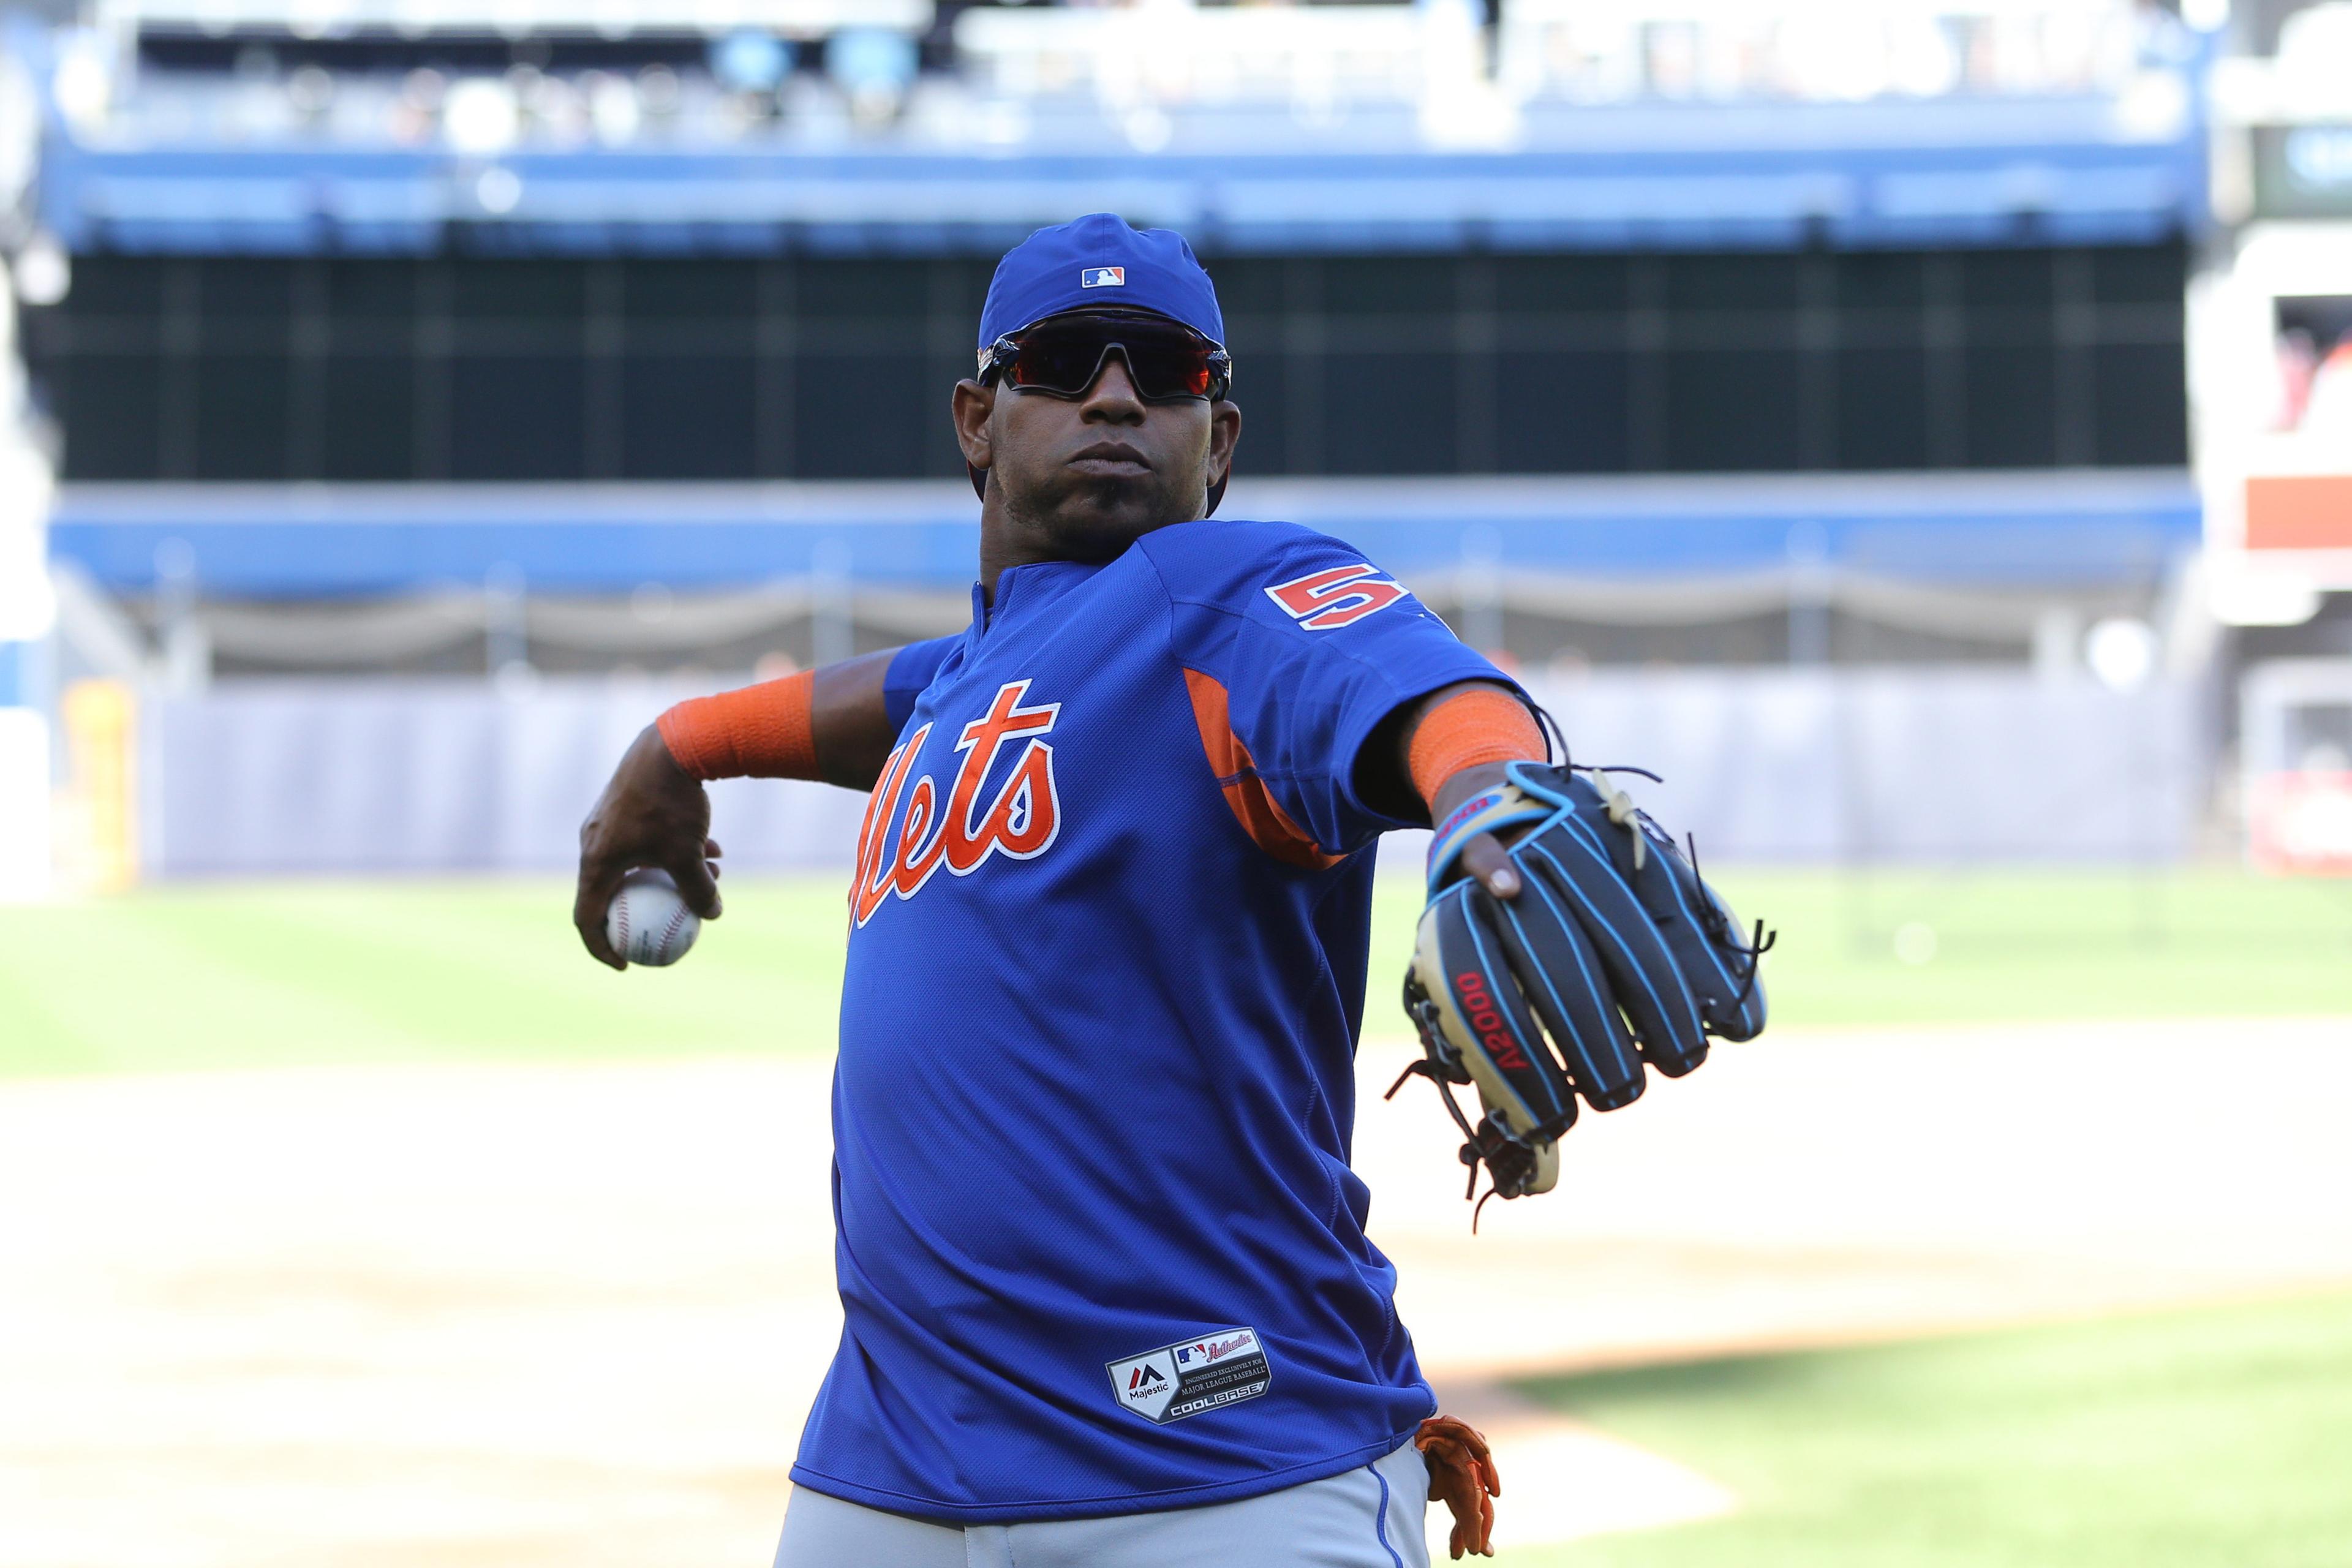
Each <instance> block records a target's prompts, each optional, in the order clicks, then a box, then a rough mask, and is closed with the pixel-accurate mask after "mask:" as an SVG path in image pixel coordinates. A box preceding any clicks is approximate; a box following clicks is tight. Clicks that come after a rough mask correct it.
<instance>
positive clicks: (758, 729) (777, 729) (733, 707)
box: [654, 669, 817, 779]
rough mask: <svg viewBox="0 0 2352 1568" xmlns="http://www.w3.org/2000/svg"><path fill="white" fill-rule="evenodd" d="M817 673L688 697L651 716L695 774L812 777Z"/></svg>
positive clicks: (673, 751)
mask: <svg viewBox="0 0 2352 1568" xmlns="http://www.w3.org/2000/svg"><path fill="white" fill-rule="evenodd" d="M815 689H816V672H815V671H814V670H812V669H804V670H803V671H801V672H800V673H799V674H798V675H787V676H785V677H784V678H783V679H781V680H763V681H761V683H760V684H759V685H757V686H746V687H744V688H743V689H740V690H739V691H722V692H720V693H719V695H718V696H716V697H695V698H689V699H688V700H686V701H684V702H681V703H679V704H678V705H677V707H675V708H672V709H671V710H669V711H668V712H667V713H665V714H663V715H662V716H661V717H660V718H659V719H656V720H655V721H654V722H655V724H656V725H657V726H658V727H659V728H660V730H661V738H662V740H663V742H664V743H666V744H667V746H668V747H669V754H670V755H671V756H673V757H676V758H677V765H678V766H679V767H682V768H684V769H685V770H686V771H687V772H688V773H692V774H693V775H694V776H695V777H696V778H698V779H736V778H755V779H813V778H814V777H816V776H817V774H816V720H815V715H814V712H813V711H812V710H811V708H810V698H811V696H812V694H813V693H814V691H815Z"/></svg>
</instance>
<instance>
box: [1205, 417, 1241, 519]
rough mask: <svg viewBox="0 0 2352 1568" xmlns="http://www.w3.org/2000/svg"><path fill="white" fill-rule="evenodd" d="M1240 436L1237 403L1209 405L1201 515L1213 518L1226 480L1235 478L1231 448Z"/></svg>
mask: <svg viewBox="0 0 2352 1568" xmlns="http://www.w3.org/2000/svg"><path fill="white" fill-rule="evenodd" d="M1241 438H1242V411H1241V408H1240V405H1237V404H1234V403H1231V402H1220V403H1213V404H1211V405H1209V453H1208V461H1207V462H1206V463H1205V464H1204V465H1203V478H1204V479H1206V480H1207V486H1206V489H1207V497H1206V502H1207V504H1206V505H1205V507H1204V508H1203V509H1202V514H1201V515H1202V516H1203V517H1214V516H1215V515H1216V513H1217V503H1218V502H1219V501H1221V500H1224V499H1225V483H1226V481H1227V480H1229V479H1232V478H1233V477H1234V447H1237V446H1239V445H1240V443H1241Z"/></svg>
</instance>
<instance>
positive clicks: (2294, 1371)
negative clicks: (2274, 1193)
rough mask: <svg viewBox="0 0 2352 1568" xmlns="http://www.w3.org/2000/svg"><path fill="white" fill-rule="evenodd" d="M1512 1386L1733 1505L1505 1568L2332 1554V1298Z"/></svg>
mask: <svg viewBox="0 0 2352 1568" xmlns="http://www.w3.org/2000/svg"><path fill="white" fill-rule="evenodd" d="M1529 1391H1530V1392H1532V1393H1534V1394H1537V1395H1538V1397H1540V1398H1543V1399H1545V1400H1546V1401H1548V1402H1549V1403H1551V1404H1553V1405H1557V1406H1559V1407H1560V1408H1563V1409H1565V1410H1568V1411H1570V1412H1571V1413H1573V1414H1575V1415H1578V1416H1580V1417H1582V1418H1584V1419H1586V1420H1589V1421H1591V1423H1592V1424H1594V1425H1595V1426H1601V1427H1603V1428H1605V1429H1607V1430H1609V1431H1611V1432H1614V1433H1616V1434H1618V1435H1620V1436H1625V1437H1629V1438H1631V1439H1633V1441H1635V1442H1638V1443H1641V1444H1643V1445H1644V1446H1646V1447H1651V1448H1654V1449H1656V1450H1658V1451H1659V1452H1661V1453H1665V1454H1671V1455H1673V1456H1674V1457H1675V1458H1678V1459H1680V1460H1682V1461H1683V1462H1684V1463H1685V1464H1688V1465H1691V1466H1694V1467H1695V1468H1698V1469H1700V1470H1702V1471H1704V1472H1705V1473H1706V1474H1707V1475H1709V1476H1711V1477H1713V1478H1714V1479H1717V1480H1718V1481H1721V1482H1723V1483H1724V1484H1726V1485H1727V1486H1728V1487H1730V1488H1731V1489H1732V1490H1734V1491H1735V1492H1737V1493H1738V1496H1739V1498H1740V1509H1739V1511H1738V1512H1737V1513H1735V1514H1732V1515H1729V1516H1727V1517H1725V1518H1723V1519H1719V1520H1712V1521H1706V1522H1702V1523H1698V1524H1691V1525H1685V1526H1682V1527H1679V1528H1675V1529H1669V1530H1661V1531H1645V1532H1642V1533H1639V1534H1633V1535H1620V1536H1612V1537H1602V1538H1601V1539H1598V1540H1594V1541H1591V1542H1583V1543H1580V1544H1578V1545H1573V1546H1567V1547H1554V1548H1549V1549H1548V1550H1541V1551H1538V1550H1530V1551H1528V1552H1514V1553H1510V1554H1508V1556H1507V1563H1509V1564H1511V1565H1512V1568H1535V1565H1537V1564H1559V1565H1563V1568H1565V1565H1569V1564H1575V1565H1577V1568H1732V1565H1737V1568H1890V1565H1899V1568H2342V1565H2343V1564H2344V1563H2352V1297H2346V1296H2327V1297H2320V1298H2316V1299H2312V1300H2300V1301H2293V1302H2285V1303H2276V1304H2269V1305H2263V1306H2252V1307H2231V1308H2227V1309H2221V1310H2199V1311H2190V1312H2172V1313H2165V1314H2162V1315H2156V1316H2148V1317H2138V1318H2124V1319H2115V1320H2109V1321H2104V1322H2098V1323H2085V1324H2071V1325H2066V1326H2063V1327H2057V1328H2044V1329H2033V1330H2028V1331H2017V1332H2008V1333H1998V1334H1976V1335H1969V1336H1965V1337H1960V1338H1953V1339H1939V1340H1928V1341H1921V1342H1912V1343H1908V1344H1893V1345H1879V1346H1872V1347H1869V1348H1866V1349H1861V1350H1843V1351H1825V1352H1806V1353H1802V1354H1793V1355H1778V1356H1759V1357H1750V1358H1743V1359H1740V1360H1736V1361H1715V1362H1701V1363H1692V1364H1688V1365H1680V1366H1657V1367H1644V1368H1640V1369H1637V1370H1633V1371H1628V1372H1613V1373H1601V1374H1597V1375H1592V1376H1586V1377H1579V1378H1569V1379H1562V1380H1558V1381H1552V1382H1547V1383H1542V1384H1533V1385H1530V1388H1529ZM1511 1479H1512V1478H1511V1477H1509V1476H1507V1475H1506V1476H1505V1477H1504V1478H1503V1487H1504V1495H1503V1500H1502V1502H1503V1506H1504V1507H1505V1508H1506V1509H1507V1508H1508V1506H1509V1504H1510V1500H1511V1498H1510V1486H1511Z"/></svg>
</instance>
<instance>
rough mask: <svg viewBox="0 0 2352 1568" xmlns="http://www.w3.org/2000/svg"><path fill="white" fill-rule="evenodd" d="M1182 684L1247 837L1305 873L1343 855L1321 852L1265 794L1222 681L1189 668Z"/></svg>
mask: <svg viewBox="0 0 2352 1568" xmlns="http://www.w3.org/2000/svg"><path fill="white" fill-rule="evenodd" d="M1184 688H1185V689H1186V690H1187V691H1189V692H1190V693H1191V694H1192V719H1193V721H1194V722H1195V723H1197V724H1199V725H1200V727H1201V749H1202V751H1203V752H1207V753H1208V758H1209V770H1210V771H1211V772H1212V773H1215V774H1216V775H1217V787H1218V788H1219V789H1221V790H1223V792H1224V796H1225V805H1227V806H1229V807H1230V808H1232V811H1233V814H1234V821H1235V822H1238V823H1240V824H1241V826H1242V831H1243V832H1244V833H1246V834H1248V835H1249V836H1250V839H1251V841H1252V842H1253V843H1255V845H1256V846H1257V847H1259V848H1261V849H1263V850H1265V852H1266V853H1267V854H1269V855H1271V856H1273V857H1274V858H1276V859H1277V860H1280V861H1282V862H1284V863H1285V864H1286V865H1291V866H1297V867H1299V868H1303V869H1305V870H1309V871H1325V870H1328V869H1330V868H1332V867H1334V866H1337V865H1338V864H1339V862H1340V861H1341V860H1343V859H1345V858H1346V857H1345V856H1341V855H1327V854H1325V853H1324V852H1323V847H1322V846H1321V845H1319V844H1318V843H1316V842H1315V839H1314V837H1313V836H1312V835H1311V834H1309V833H1307V831H1306V830H1305V829H1304V828H1302V827H1300V826H1298V824H1297V823H1296V822H1294V821H1292V820H1291V816H1290V814H1289V813H1288V812H1286V811H1285V810H1283V809H1282V805H1281V803H1280V802H1279V801H1277V800H1276V799H1275V798H1274V796H1273V795H1269V794H1268V793H1266V787H1265V780H1264V779H1262V778H1260V777H1258V773H1257V763H1255V761H1254V760H1253V759H1252V758H1251V756H1250V750H1249V748H1248V747H1247V746H1245V745H1244V744H1243V743H1242V738H1241V737H1240V736H1239V735H1236V734H1234V726H1233V719H1232V700H1231V698H1230V697H1229V696H1228V695H1227V693H1226V691H1225V688H1224V685H1223V682H1221V681H1219V680H1218V679H1216V678H1215V677H1214V676H1211V675H1203V674H1202V673H1201V672H1200V671H1199V670H1197V669H1188V670H1186V671H1185V672H1184Z"/></svg>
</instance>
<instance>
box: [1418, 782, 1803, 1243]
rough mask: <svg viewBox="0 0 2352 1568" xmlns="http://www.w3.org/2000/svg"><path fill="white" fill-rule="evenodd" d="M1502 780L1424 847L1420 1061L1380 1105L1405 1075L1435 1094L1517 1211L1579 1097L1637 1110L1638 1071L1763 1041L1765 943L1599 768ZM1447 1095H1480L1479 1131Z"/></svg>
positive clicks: (1544, 1182)
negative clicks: (1483, 848)
mask: <svg viewBox="0 0 2352 1568" xmlns="http://www.w3.org/2000/svg"><path fill="white" fill-rule="evenodd" d="M1621 771H1622V770H1621ZM1506 772H1507V777H1506V782H1504V783H1503V784H1497V785H1496V786H1495V787H1494V788H1492V789H1490V790H1487V791H1486V792H1485V793H1484V794H1482V795H1477V796H1475V798H1473V799H1471V800H1468V801H1465V803H1463V805H1461V806H1460V807H1458V808H1457V809H1456V810H1455V811H1454V813H1453V814H1452V815H1451V816H1448V817H1447V818H1446V820H1445V821H1444V823H1442V824H1441V825H1439V827H1438V831H1437V836H1436V837H1435V839H1434V840H1433V842H1432V843H1431V846H1430V858H1429V893H1430V897H1429V904H1428V907H1427V908H1426V909H1424V910H1423V911H1422V916H1421V931H1420V934H1419V937H1418V939H1417V940H1416V942H1415V943H1414V951H1413V960H1412V966H1411V967H1410V968H1408V969H1407V970H1406V971H1405V978H1404V1006H1405V1011H1406V1013H1408V1014H1409V1015H1411V1016H1412V1021H1413V1026H1414V1027H1415V1028H1416V1029H1417V1030H1419V1032H1420V1034H1421V1044H1422V1048H1423V1051H1424V1052H1425V1053H1426V1055H1425V1056H1424V1058H1423V1059H1422V1060H1420V1061H1417V1062H1415V1063H1413V1064H1412V1067H1410V1068H1406V1069H1405V1072H1404V1074H1403V1075H1402V1076H1401V1077H1400V1078H1399V1079H1397V1081H1396V1083H1395V1084H1394V1085H1393V1086H1391V1088H1390V1089H1389V1093H1390V1094H1391V1095H1394V1094H1395V1093H1396V1091H1397V1089H1401V1088H1402V1087H1403V1085H1404V1080H1405V1079H1407V1078H1410V1077H1412V1076H1413V1075H1414V1074H1415V1073H1419V1074H1421V1075H1423V1076H1424V1077H1426V1078H1428V1079H1431V1080H1432V1081H1433V1082H1435V1083H1436V1084H1437V1086H1438V1088H1439V1089H1440V1091H1441V1092H1443V1093H1444V1097H1445V1106H1446V1109H1447V1110H1449V1111H1450V1112H1452V1113H1453V1116H1454V1121H1455V1122H1457V1123H1458V1124H1460V1126H1461V1128H1462V1131H1463V1133H1464V1135H1465V1137H1467V1139H1468V1140H1469V1142H1466V1143H1465V1144H1464V1145H1463V1147H1462V1163H1464V1164H1465V1165H1467V1166H1469V1167H1470V1184H1471V1186H1472V1188H1473V1189H1474V1190H1475V1187H1476V1185H1477V1182H1478V1167H1479V1166H1480V1165H1481V1164H1482V1163H1483V1164H1484V1165H1485V1166H1486V1171H1487V1174H1488V1176H1489V1177H1490V1178H1491V1180H1492V1182H1493V1186H1492V1188H1491V1189H1490V1190H1489V1192H1488V1194H1487V1196H1489V1197H1492V1196H1495V1195H1496V1194H1500V1195H1501V1196H1503V1197H1505V1198H1516V1197H1518V1196H1520V1195H1521V1194H1527V1193H1540V1192H1548V1191H1549V1190H1550V1188H1551V1187H1552V1185H1553V1184H1554V1183H1556V1182H1557V1181H1558V1180H1559V1147H1558V1140H1559V1135H1560V1134H1561V1133H1563V1132H1565V1131H1568V1130H1569V1128H1570V1127H1571V1126H1573V1125H1574V1124H1575V1121H1576V1102H1577V1099H1578V1097H1579V1096H1581V1097H1582V1098H1583V1100H1585V1102H1586V1103H1587V1104H1589V1105H1591V1107H1592V1109H1593V1110H1616V1109H1617V1108H1618V1107H1619V1106H1622V1105H1630V1104H1632V1103H1633V1101H1634V1100H1637V1099H1639V1098H1640V1097H1641V1093H1642V1089H1643V1064H1645V1063H1646V1064H1647V1065H1648V1066H1650V1067H1652V1068H1656V1069H1657V1070H1658V1071H1660V1072H1662V1073H1664V1074H1665V1075H1666V1076H1667V1077H1668V1078H1680V1077H1682V1075H1683V1074H1685V1073H1686V1072H1689V1071H1690V1070H1691V1069H1692V1068H1696V1067H1697V1066H1698V1065H1699V1063H1701V1062H1703V1061H1705V1060H1706V1052H1707V1042H1708V1040H1709V1038H1710V1037H1720V1038H1723V1039H1727V1040H1745V1039H1750V1038H1753V1037H1755V1036H1756V1035H1757V1034H1759V1033H1760V1032H1761V1031H1762V1029H1763V1027H1764V989H1763V987H1762V985H1760V984H1759V983H1758V980H1757V968H1758V963H1759V959H1760V958H1761V957H1762V955H1763V953H1764V952H1765V950H1766V949H1768V948H1769V947H1770V945H1771V939H1770V938H1769V936H1767V935H1766V934H1765V931H1764V928H1763V923H1762V922H1761V921H1759V922H1758V923H1757V926H1756V930H1755V933H1754V935H1753V936H1749V935H1748V933H1747V932H1746V931H1745V929H1744V928H1743V927H1742V926H1741V925H1740V923H1739V921H1738V918H1737V917H1735V916H1734V915H1733V914H1732V912H1731V906H1730V905H1729V904H1727V903H1726V902H1725V901H1724V900H1723V898H1722V896H1721V895H1720V894H1718V893H1717V892H1716V891H1715V889H1712V888H1710V887H1708V886H1707V885H1706V883H1705V882H1704V881H1702V880H1700V879H1699V874H1698V870H1697V867H1696V852H1694V853H1693V855H1691V856H1689V857H1685V855H1684V853H1683V852H1682V851H1681V850H1680V849H1678V848H1677V847H1675V843H1674V841H1673V840H1672V839H1670V838H1668V837H1666V836H1665V834H1664V832H1663V831H1662V830H1661V829H1660V828H1659V827H1658V826H1657V825H1656V824H1655V823H1654V822H1652V821H1651V820H1650V818H1649V816H1648V815H1647V814H1646V813H1644V812H1643V811H1641V810H1639V809H1637V808H1636V807H1635V806H1634V805H1633V802H1632V801H1631V800H1629V799H1628V798H1627V797H1626V796H1625V795H1623V794H1622V792H1620V791H1619V790H1618V789H1617V788H1616V787H1615V786H1614V785H1613V784H1611V783H1610V781H1609V776H1608V772H1607V771H1605V770H1598V769H1583V768H1570V767H1561V766H1555V765H1552V764H1549V763H1512V764H1511V765H1510V767H1509V768H1508V769H1507V771H1506ZM1479 833H1491V834H1494V835H1496V837H1497V838H1499V839H1500V840H1502V841H1503V843H1504V844H1505V846H1506V848H1507V854H1508V855H1509V857H1510V859H1511V863H1512V865H1513V866H1515V867H1516V868H1517V870H1518V873H1519V883H1520V891H1519V895H1518V897H1517V898H1515V899H1509V900H1503V899H1497V898H1496V897H1495V896H1494V895H1493V894H1491V893H1489V892H1487V891H1486V889H1484V888H1482V887H1480V886H1479V885H1478V883H1477V882H1476V881H1475V879H1472V878H1471V877H1470V876H1469V874H1468V873H1467V872H1466V871H1465V869H1464V868H1463V867H1462V865H1461V849H1462V847H1463V845H1465V843H1467V842H1468V841H1469V839H1470V838H1471V837H1473V836H1474V835H1476V834H1479ZM1455 1084H1475V1086H1476V1087H1477V1090H1478V1100H1479V1103H1480V1105H1481V1107H1482V1108H1483V1110H1484V1114H1483V1115H1482V1116H1481V1117H1480V1118H1479V1119H1478V1121H1476V1122H1475V1124H1474V1123H1473V1122H1472V1121H1470V1120H1469V1118H1467V1117H1466V1116H1465V1115H1464V1114H1463V1112H1462V1109H1461V1107H1460V1106H1459V1105H1458V1104H1456V1103H1455V1101H1454V1091H1453V1089H1452V1088H1451V1087H1450V1086H1452V1085H1455ZM1483 1203H1484V1200H1483V1199H1482V1200H1481V1204H1482V1205H1483ZM1473 1223H1474V1224H1475V1218H1474V1222H1473Z"/></svg>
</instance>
